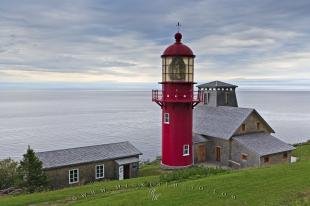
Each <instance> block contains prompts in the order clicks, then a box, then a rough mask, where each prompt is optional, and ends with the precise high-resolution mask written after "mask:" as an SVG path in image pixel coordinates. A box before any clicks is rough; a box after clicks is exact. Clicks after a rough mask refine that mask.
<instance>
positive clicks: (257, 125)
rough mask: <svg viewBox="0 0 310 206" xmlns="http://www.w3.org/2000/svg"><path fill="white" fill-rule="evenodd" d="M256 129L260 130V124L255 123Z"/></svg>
mask: <svg viewBox="0 0 310 206" xmlns="http://www.w3.org/2000/svg"><path fill="white" fill-rule="evenodd" d="M256 129H257V130H260V123H259V122H257V123H256Z"/></svg>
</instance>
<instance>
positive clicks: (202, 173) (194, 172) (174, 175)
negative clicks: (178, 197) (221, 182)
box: [160, 166, 228, 182]
mask: <svg viewBox="0 0 310 206" xmlns="http://www.w3.org/2000/svg"><path fill="white" fill-rule="evenodd" d="M220 173H228V171H227V170H224V169H218V168H207V167H203V166H193V167H190V168H185V169H180V170H176V171H172V172H170V173H167V174H162V175H160V181H161V182H171V181H176V180H183V179H198V178H201V177H206V176H209V175H216V174H220Z"/></svg>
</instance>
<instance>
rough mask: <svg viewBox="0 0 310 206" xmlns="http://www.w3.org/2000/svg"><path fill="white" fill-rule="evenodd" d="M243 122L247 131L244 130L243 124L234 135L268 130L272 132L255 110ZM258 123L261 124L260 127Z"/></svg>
mask: <svg viewBox="0 0 310 206" xmlns="http://www.w3.org/2000/svg"><path fill="white" fill-rule="evenodd" d="M243 123H244V124H245V131H243V130H242V125H240V127H239V128H238V129H237V131H236V132H235V134H234V135H241V134H247V133H254V132H267V133H270V132H271V131H270V130H269V129H268V126H267V125H266V124H265V122H264V121H262V120H261V119H260V118H259V117H258V116H257V114H255V113H254V112H253V113H252V114H251V115H250V116H249V117H248V118H247V119H246V120H245V121H244V122H243ZM257 123H259V124H260V128H259V129H257Z"/></svg>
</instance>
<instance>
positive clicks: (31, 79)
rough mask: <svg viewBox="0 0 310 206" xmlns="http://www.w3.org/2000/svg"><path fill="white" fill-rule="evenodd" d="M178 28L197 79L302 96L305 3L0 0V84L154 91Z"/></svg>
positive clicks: (308, 17) (307, 37)
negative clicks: (189, 51)
mask: <svg viewBox="0 0 310 206" xmlns="http://www.w3.org/2000/svg"><path fill="white" fill-rule="evenodd" d="M177 22H180V23H181V28H180V31H181V33H182V34H183V39H182V41H183V43H184V44H186V45H187V46H189V47H191V49H192V50H193V52H194V53H195V55H196V58H195V81H197V82H198V83H205V82H207V81H214V80H220V81H226V82H229V83H234V84H238V85H239V88H240V87H241V88H248V89H284V90H287V89H296V90H310V26H309V25H310V1H308V0H298V1H291V0H281V1H274V0H273V1H270V0H247V1H244V0H242V1H239V0H225V1H224V0H212V1H209V0H206V1H198V0H192V1H188V0H187V1H186V0H178V1H177V0H171V1H167V0H156V1H147V0H141V1H137V0H130V1H124V0H123V1H118V0H113V1H111V0H108V1H104V0H50V1H47V0H1V1H0V87H2V88H8V87H22V88H31V87H39V88H40V87H42V88H43V87H57V88H62V87H78V88H151V87H155V86H157V82H159V81H160V80H161V59H160V55H161V54H162V52H163V51H164V49H165V48H166V47H167V46H169V45H170V44H172V43H173V42H174V37H173V36H174V33H175V32H176V31H177V28H176V24H177Z"/></svg>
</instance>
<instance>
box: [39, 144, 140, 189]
mask: <svg viewBox="0 0 310 206" xmlns="http://www.w3.org/2000/svg"><path fill="white" fill-rule="evenodd" d="M36 155H37V157H38V158H39V159H40V160H41V161H42V163H43V170H44V171H45V173H46V175H47V176H48V178H49V181H50V185H51V187H52V188H62V187H66V186H69V185H81V184H85V183H89V182H93V181H96V180H105V179H119V180H122V179H128V178H132V177H136V176H137V175H138V170H139V155H142V153H141V152H140V151H139V150H138V149H137V148H135V147H134V146H133V145H132V144H131V143H130V142H128V141H127V142H118V143H111V144H102V145H94V146H86V147H77V148H70V149H62V150H53V151H46V152H37V153H36Z"/></svg>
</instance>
